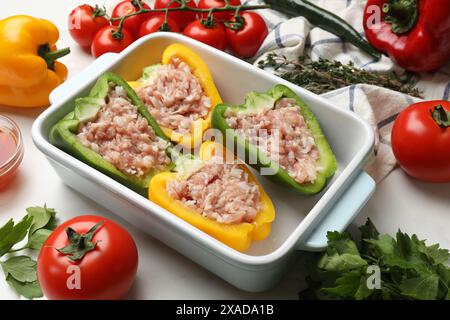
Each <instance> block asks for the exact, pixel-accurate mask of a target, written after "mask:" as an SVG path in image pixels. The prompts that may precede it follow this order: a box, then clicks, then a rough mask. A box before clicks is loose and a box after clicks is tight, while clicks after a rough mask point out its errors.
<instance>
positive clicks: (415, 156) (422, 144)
mask: <svg viewBox="0 0 450 320" xmlns="http://www.w3.org/2000/svg"><path fill="white" fill-rule="evenodd" d="M391 140H392V149H393V151H394V155H395V157H396V158H397V161H398V162H399V164H400V166H401V167H402V169H403V170H404V171H405V172H406V173H407V174H409V175H410V176H412V177H414V178H416V179H420V180H424V181H429V182H450V101H425V102H419V103H415V104H413V105H411V106H409V107H408V108H406V109H405V110H404V111H402V112H401V113H400V115H399V116H398V118H397V120H396V121H395V124H394V127H393V129H392V139H391Z"/></svg>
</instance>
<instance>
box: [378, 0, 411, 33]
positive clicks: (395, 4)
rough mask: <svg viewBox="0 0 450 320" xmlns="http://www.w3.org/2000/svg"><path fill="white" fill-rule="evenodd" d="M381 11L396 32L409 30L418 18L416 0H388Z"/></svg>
mask: <svg viewBox="0 0 450 320" xmlns="http://www.w3.org/2000/svg"><path fill="white" fill-rule="evenodd" d="M383 12H384V13H385V14H386V16H385V21H386V22H388V23H390V24H391V27H392V31H393V32H394V33H396V34H403V33H406V32H408V31H410V30H411V29H412V28H413V27H414V26H415V24H416V23H417V20H418V18H419V8H418V5H417V0H390V1H389V2H388V3H385V4H384V5H383Z"/></svg>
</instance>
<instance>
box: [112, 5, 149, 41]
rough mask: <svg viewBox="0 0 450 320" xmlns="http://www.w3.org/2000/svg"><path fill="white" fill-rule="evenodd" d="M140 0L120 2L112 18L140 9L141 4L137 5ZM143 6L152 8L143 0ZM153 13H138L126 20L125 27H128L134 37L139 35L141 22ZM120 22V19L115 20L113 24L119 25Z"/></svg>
mask: <svg viewBox="0 0 450 320" xmlns="http://www.w3.org/2000/svg"><path fill="white" fill-rule="evenodd" d="M138 1H139V0H125V1H122V2H119V3H118V4H117V5H116V6H115V7H114V10H113V12H112V15H111V17H112V18H121V17H123V16H125V15H127V14H131V13H135V12H137V11H139V6H138V5H137V3H138ZM141 5H142V8H144V9H150V7H149V6H148V5H147V4H146V3H144V2H143V1H141ZM151 15H152V14H151V13H143V14H138V15H135V16H132V17H129V18H127V19H126V20H125V22H124V25H123V26H124V28H125V29H127V30H128V31H129V32H131V34H132V35H133V36H134V37H137V36H138V34H139V28H140V27H141V24H142V23H143V22H144V21H145V20H146V19H148V18H149V17H150V16H151ZM119 23H120V20H116V21H113V23H112V24H113V25H115V26H118V25H119Z"/></svg>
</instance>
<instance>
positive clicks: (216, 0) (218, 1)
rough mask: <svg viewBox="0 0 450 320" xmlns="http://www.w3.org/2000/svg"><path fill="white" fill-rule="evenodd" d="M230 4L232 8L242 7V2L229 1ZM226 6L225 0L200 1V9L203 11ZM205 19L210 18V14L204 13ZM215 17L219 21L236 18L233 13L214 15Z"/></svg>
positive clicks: (224, 12)
mask: <svg viewBox="0 0 450 320" xmlns="http://www.w3.org/2000/svg"><path fill="white" fill-rule="evenodd" d="M228 3H229V4H230V5H232V6H240V5H241V1H240V0H229V1H228ZM224 6H225V1H224V0H200V1H199V2H198V7H199V8H201V9H210V8H222V7H224ZM202 16H203V18H206V17H207V16H208V13H203V15H202ZM213 16H214V18H215V19H217V20H218V21H225V20H230V19H231V18H232V17H233V16H234V12H233V11H223V12H216V13H213Z"/></svg>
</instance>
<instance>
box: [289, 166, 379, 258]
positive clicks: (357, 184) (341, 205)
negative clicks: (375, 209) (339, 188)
mask: <svg viewBox="0 0 450 320" xmlns="http://www.w3.org/2000/svg"><path fill="white" fill-rule="evenodd" d="M374 191H375V181H374V180H373V179H372V178H371V177H370V176H369V175H368V174H367V173H365V172H364V171H363V172H361V173H360V174H359V176H357V177H356V178H355V180H354V181H353V183H352V184H351V185H350V187H348V189H347V190H345V191H344V193H343V194H342V196H341V197H340V198H339V200H338V201H337V202H336V203H335V204H334V206H333V207H332V208H331V209H330V211H329V212H328V214H327V215H326V216H325V217H324V218H323V220H322V221H321V222H320V224H319V226H318V227H317V228H316V229H315V230H314V231H313V232H312V233H311V234H310V236H309V237H308V238H307V239H306V241H302V242H301V244H300V246H299V248H298V249H299V250H305V251H321V250H323V249H324V248H326V246H327V232H328V231H335V230H336V231H340V232H342V231H343V230H345V229H346V228H347V226H348V225H349V224H350V222H352V221H353V219H354V218H356V216H357V215H358V213H359V211H360V210H361V209H362V208H363V207H364V205H365V204H366V203H367V201H368V200H369V199H370V197H371V196H372V194H373V192H374Z"/></svg>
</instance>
